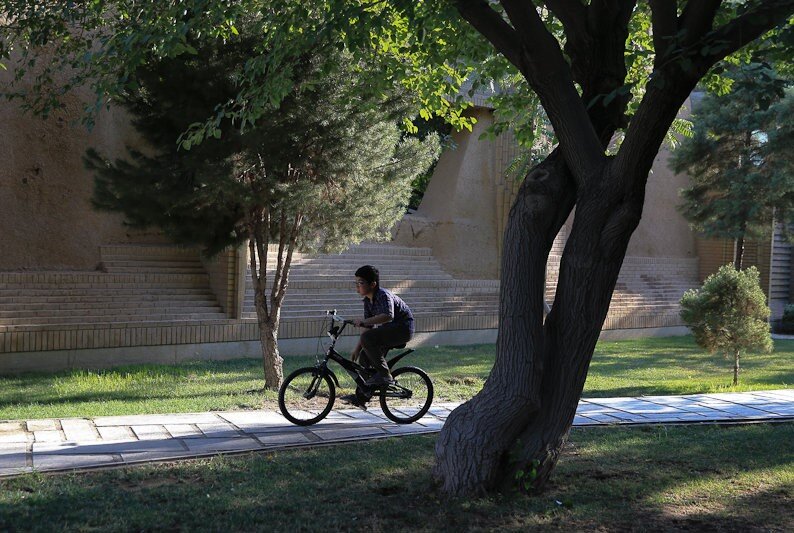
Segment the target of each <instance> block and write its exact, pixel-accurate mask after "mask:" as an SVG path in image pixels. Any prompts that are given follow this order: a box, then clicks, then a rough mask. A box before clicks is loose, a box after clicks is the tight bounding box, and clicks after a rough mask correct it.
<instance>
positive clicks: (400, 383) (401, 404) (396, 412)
mask: <svg viewBox="0 0 794 533" xmlns="http://www.w3.org/2000/svg"><path fill="white" fill-rule="evenodd" d="M392 376H393V377H394V384H393V385H389V386H388V387H384V388H383V390H381V393H380V406H381V408H383V414H385V415H386V416H387V417H389V419H390V420H393V421H395V422H397V423H398V424H410V423H412V422H416V421H417V420H419V419H420V418H422V417H423V416H425V414H427V410H428V409H430V404H432V403H433V382H432V381H430V377H429V376H428V375H427V374H426V373H425V371H424V370H422V369H421V368H416V367H414V366H403V367H400V368H398V369H397V370H394V371H392Z"/></svg>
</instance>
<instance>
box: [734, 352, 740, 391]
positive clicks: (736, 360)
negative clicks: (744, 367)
mask: <svg viewBox="0 0 794 533" xmlns="http://www.w3.org/2000/svg"><path fill="white" fill-rule="evenodd" d="M738 384H739V350H736V353H735V354H734V356H733V386H734V387H735V386H736V385H738Z"/></svg>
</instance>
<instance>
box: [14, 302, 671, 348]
mask: <svg viewBox="0 0 794 533" xmlns="http://www.w3.org/2000/svg"><path fill="white" fill-rule="evenodd" d="M325 320H327V319H325V318H300V319H285V320H284V321H282V323H281V327H280V328H279V338H281V339H301V338H316V337H317V336H318V335H320V334H321V333H322V332H323V331H324V323H325ZM498 324H499V317H498V314H496V313H490V314H489V313H483V314H460V313H459V314H448V315H438V314H433V315H426V316H422V315H417V317H416V331H417V332H418V333H433V332H440V331H463V330H488V329H496V328H498ZM681 325H683V322H682V321H681V318H680V317H679V316H678V313H677V312H664V313H642V314H634V315H626V316H611V317H607V320H606V322H605V323H604V328H603V329H605V330H617V329H645V328H659V327H670V326H681ZM356 334H357V332H356V331H355V330H350V332H349V335H347V336H354V335H356ZM257 339H259V327H258V324H257V321H256V319H254V318H245V319H239V320H232V319H223V320H218V319H214V320H203V321H202V320H190V321H173V322H115V323H114V322H110V323H104V324H63V325H49V326H48V325H35V326H33V325H28V326H23V325H20V326H0V354H2V353H22V352H34V351H49V350H70V349H86V348H121V347H133V346H162V345H178V344H206V343H220V342H239V341H252V340H257Z"/></svg>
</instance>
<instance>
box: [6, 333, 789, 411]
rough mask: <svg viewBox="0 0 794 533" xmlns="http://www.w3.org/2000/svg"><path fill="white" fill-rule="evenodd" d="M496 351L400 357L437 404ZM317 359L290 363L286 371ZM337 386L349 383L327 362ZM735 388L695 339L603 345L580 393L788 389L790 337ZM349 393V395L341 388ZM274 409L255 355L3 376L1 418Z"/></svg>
mask: <svg viewBox="0 0 794 533" xmlns="http://www.w3.org/2000/svg"><path fill="white" fill-rule="evenodd" d="M493 358H494V347H493V345H480V346H463V347H440V348H433V347H423V348H419V349H418V350H417V352H416V353H415V354H412V355H410V356H409V357H407V358H406V359H403V361H404V364H408V365H416V366H419V367H422V368H424V369H425V370H426V371H427V372H428V373H429V374H430V376H431V377H432V378H433V381H434V383H435V386H436V398H437V401H443V400H449V401H456V400H464V399H467V398H470V397H471V396H472V395H474V394H475V393H476V392H477V391H478V390H480V388H481V387H482V384H483V382H484V380H485V378H486V377H487V375H488V372H489V371H490V369H491V366H492V365H493ZM313 362H314V357H313V356H312V357H287V358H286V359H285V363H284V372H285V375H286V374H288V373H289V372H291V371H292V370H293V369H295V368H298V367H300V366H306V365H311V364H313ZM332 367H334V368H335V369H336V370H337V375H338V376H339V378H340V380H341V381H342V384H343V386H344V387H343V391H342V392H343V393H344V392H347V391H350V390H352V380H350V379H349V377H348V376H347V375H346V374H345V373H344V372H343V371H342V370H341V368H339V367H337V366H336V365H335V364H333V363H332ZM742 367H743V373H742V375H741V380H740V385H739V386H738V387H732V386H731V378H732V375H731V372H732V370H731V369H732V366H731V362H730V361H727V360H725V359H723V358H721V357H719V356H716V355H710V354H707V353H704V352H703V351H702V350H701V349H699V348H698V347H697V346H696V345H695V344H694V342H693V341H692V338H691V337H673V338H656V339H641V340H633V341H613V342H601V343H599V344H598V346H597V348H596V353H595V355H594V356H593V361H592V364H591V366H590V373H589V378H588V380H587V384H586V385H585V392H584V395H585V396H586V397H587V396H589V397H596V396H602V397H603V396H636V395H651V394H688V393H698V392H724V391H744V390H760V389H774V388H788V387H791V386H792V385H793V384H794V341H776V343H775V351H774V352H773V353H771V354H764V355H748V356H746V357H745V358H744V360H743V362H742ZM345 389H346V390H345ZM258 408H269V409H276V395H275V393H273V392H262V367H261V364H260V361H259V360H257V359H239V360H233V361H223V362H218V361H206V362H198V361H197V362H191V363H184V364H181V365H176V366H168V365H141V366H129V367H123V368H115V369H110V370H101V371H70V372H61V373H57V374H25V375H20V376H5V377H0V420H14V419H29V418H50V417H88V416H101V415H122V414H135V413H152V414H154V413H176V412H199V411H210V410H235V409H258Z"/></svg>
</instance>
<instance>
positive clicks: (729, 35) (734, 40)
mask: <svg viewBox="0 0 794 533" xmlns="http://www.w3.org/2000/svg"><path fill="white" fill-rule="evenodd" d="M792 13H794V0H767V1H765V2H763V3H761V4H759V5H757V6H756V7H755V8H754V9H751V10H749V11H747V12H745V13H743V14H742V15H740V16H738V17H736V18H735V19H733V20H732V21H730V22H728V23H726V24H724V25H723V26H721V27H719V28H717V29H716V30H714V31H713V32H711V33H710V34H709V35H708V36H707V37H706V39H704V41H705V42H704V44H705V45H711V46H710V48H714V45H719V44H722V45H723V47H721V48H719V49H718V50H715V51H714V52H712V53H710V54H706V55H705V57H704V58H703V61H704V65H703V66H706V70H708V69H709V68H711V66H712V65H714V63H716V62H717V61H720V60H721V59H723V58H724V57H726V56H728V55H730V54H732V53H734V52H735V51H736V50H738V49H739V48H741V47H743V46H744V45H746V44H748V43H750V42H752V41H754V40H755V39H757V38H758V37H760V36H761V35H763V34H764V33H765V32H767V31H769V30H771V29H772V28H774V27H775V26H778V25H780V24H782V23H783V22H784V21H785V20H786V19H787V18H788V17H790V16H791V15H792ZM704 73H705V71H704Z"/></svg>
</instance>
